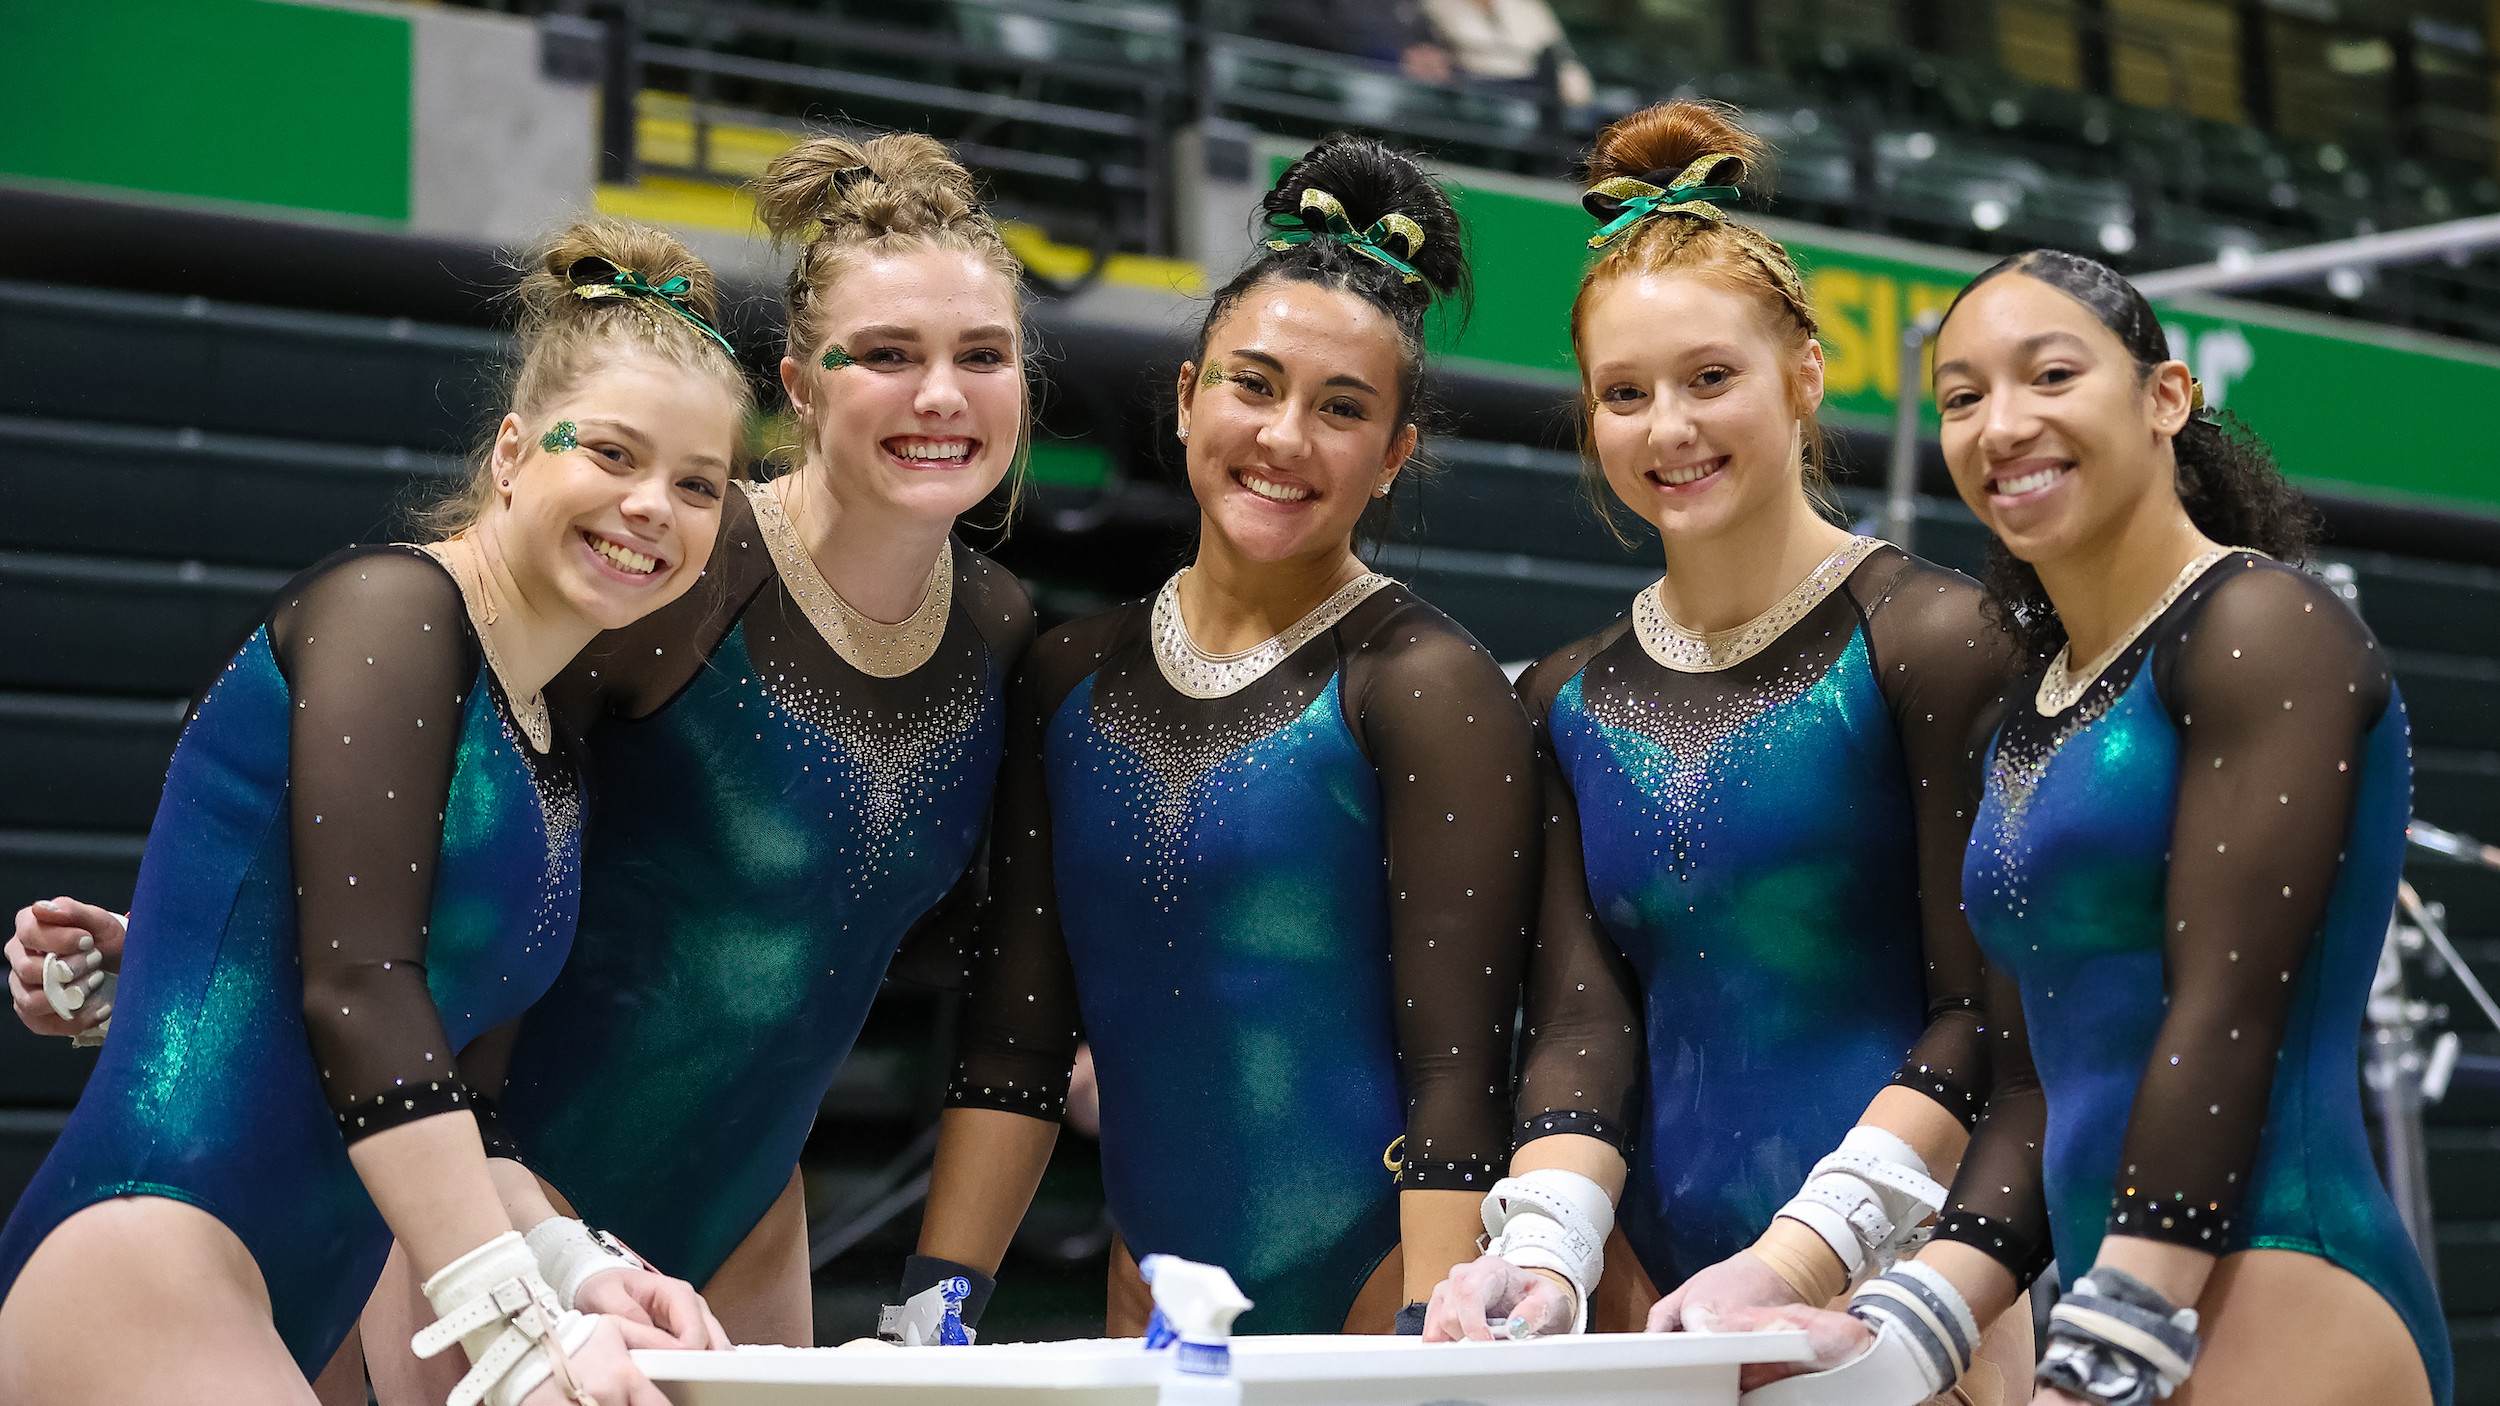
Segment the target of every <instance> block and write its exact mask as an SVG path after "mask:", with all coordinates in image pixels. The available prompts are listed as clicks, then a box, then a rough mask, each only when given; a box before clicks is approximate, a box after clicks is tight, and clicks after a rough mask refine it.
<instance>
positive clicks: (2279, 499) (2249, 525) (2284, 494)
mask: <svg viewBox="0 0 2500 1406" xmlns="http://www.w3.org/2000/svg"><path fill="white" fill-rule="evenodd" d="M2007 273H2019V274H2021V275H2023V276H2024V277H2026V278H2031V279H2035V280H2037V281H2039V282H2041V283H2045V284H2047V285H2048V286H2049V287H2051V288H2054V289H2056V290H2057V291H2059V292H2061V293H2064V294H2065V295H2066V296H2068V297H2070V298H2072V299H2074V300H2075V301H2076V302H2078V303H2081V304H2083V305H2084V307H2085V308H2086V309H2087V310H2089V311H2090V312H2091V314H2092V316H2093V317H2094V319H2096V320H2097V321H2099V323H2100V324H2101V325H2102V326H2103V327H2106V328H2108V329H2109V330H2110V332H2111V333H2112V334H2113V335H2115V336H2116V337H2117V338H2118V341H2119V344H2120V345H2121V346H2124V347H2125V348H2126V349H2127V354H2128V355H2129V356H2131V357H2133V358H2134V359H2135V365H2136V379H2137V381H2138V382H2139V383H2141V382H2144V381H2148V380H2150V379H2151V378H2152V375H2153V370H2154V368H2156V367H2158V366H2160V365H2161V364H2162V363H2163V362H2165V361H2171V360H2174V359H2175V358H2173V357H2172V356H2171V355H2170V339H2169V335H2168V334H2167V333H2165V332H2164V331H2163V330H2162V326H2161V319H2160V318H2159V317H2157V316H2155V315H2154V313H2153V305H2152V304H2151V303H2149V302H2147V301H2145V298H2144V295H2143V294H2142V293H2141V292H2139V291H2137V289H2136V286H2135V285H2134V284H2132V283H2130V282H2128V281H2127V280H2126V279H2125V278H2124V277H2122V276H2120V275H2119V273H2118V272H2117V271H2116V270H2114V269H2112V268H2110V267H2109V266H2108V265H2106V264H2103V263H2101V262H2100V261H2098V260H2096V259H2088V258H2085V257H2084V256H2082V255H2080V254H2069V253H2067V252H2065V251H2064V250H2062V249H2033V250H2029V251H2027V252H2024V253H2020V254H2016V255H2013V256H2012V257H2010V258H2006V259H2002V260H1999V261H1998V262H1997V263H1995V264H1993V265H1991V266H1990V267H1989V268H1988V269H1987V270H1986V271H1984V272H1982V273H1981V274H1980V275H1979V276H1978V277H1977V278H1974V279H1972V280H1971V281H1970V282H1968V283H1966V284H1964V285H1963V286H1962V291H1961V292H1959V293H1957V294H1955V295H1954V298H1953V303H1952V306H1950V307H1948V308H1946V309H1945V314H1944V315H1945V319H1946V320H1947V321H1950V320H1951V319H1952V317H1953V313H1954V311H1955V309H1958V308H1960V307H1961V306H1962V300H1963V299H1964V298H1967V297H1969V296H1970V295H1971V290H1972V289H1975V288H1977V287H1979V286H1980V285H1981V284H1983V283H1986V282H1987V281H1988V280H1990V279H1992V278H1995V277H1997V276H1999V275H2000V274H2007ZM2205 413H2206V414H2207V415H2208V416H2209V418H2203V419H2200V418H2196V417H2194V416H2191V417H2190V418H2189V419H2188V422H2187V423H2186V424H2184V425H2181V426H2180V427H2179V432H2178V434H2177V435H2175V436H2174V437H2173V438H2172V440H2171V452H2172V454H2173V455H2174V456H2175V457H2176V458H2177V460H2178V466H2179V477H2178V490H2179V502H2180V505H2181V506H2183V507H2185V508H2186V509H2187V515H2188V521H2190V522H2192V523H2194V524H2195V525H2196V530H2197V531H2199V532H2202V533H2204V534H2205V535H2206V536H2207V537H2209V538H2211V539H2213V540H2214V541H2216V542H2220V543H2222V544H2223V545H2224V546H2228V547H2254V548H2256V549H2257V550H2258V551H2261V552H2264V553H2265V554H2266V555H2268V556H2271V557H2273V558H2275V559H2276V560H2278V561H2286V562H2294V563H2297V562H2300V561H2302V560H2305V559H2306V558H2307V557H2308V555H2309V550H2310V548H2312V547H2314V546H2315V545H2317V540H2318V533H2319V530H2320V528H2321V526H2322V522H2321V519H2320V518H2319V516H2318V510H2317V509H2316V508H2315V507H2314V506H2312V505H2311V504H2310V502H2309V500H2308V499H2307V498H2305V497H2303V496H2301V492H2300V490H2299V489H2297V488H2294V487H2293V486H2292V485H2291V484H2290V482H2288V481H2287V480H2285V478H2284V477H2283V471H2282V470H2281V469H2279V468H2277V467H2276V466H2275V462H2274V453H2273V451H2272V450H2269V449H2268V448H2267V447H2266V443H2265V441H2264V440H2262V439H2260V438H2258V437H2257V433H2256V431H2254V430H2252V429H2250V428H2249V427H2248V425H2247V423H2246V422H2245V421H2243V420H2241V419H2240V417H2239V416H2237V415H2234V414H2231V413H2230V412H2228V411H2215V412H2205ZM1984 584H1985V586H1986V588H1987V611H1988V614H1989V615H1990V617H1991V618H1993V619H1994V620H1995V621H1996V623H1997V624H1998V625H1999V626H2000V627H2001V628H2003V629H2004V630H2005V631H2006V632H2007V633H2008V634H2010V635H2012V636H2013V637H2014V639H2015V641H2016V642H2017V643H2019V644H2020V645H2021V646H2022V647H2023V648H2024V649H2025V650H2026V651H2028V652H2032V653H2035V654H2037V655H2039V656H2041V657H2046V656H2047V655H2049V654H2052V653H2054V652H2056V650H2057V649H2058V647H2059V646H2061V645H2063V644H2065V643H2066V624H2065V622H2064V621H2062V620H2060V619H2058V618H2057V607H2055V606H2054V605H2051V604H2050V603H2049V595H2048V592H2047V591H2045V590H2043V589H2042V588H2041V586H2040V573H2039V572H2037V571H2034V570H2033V569H2032V567H2031V563H2029V562H2027V561H2024V560H2023V559H2022V558H2020V557H2018V556H2015V555H2014V554H2013V553H2012V552H2010V551H2007V550H2006V549H2005V543H2004V542H2003V541H2001V540H1999V539H1998V538H1997V537H1995V536H1994V535H1993V534H1992V535H1991V536H1990V537H1989V538H1988V572H1987V580H1986V582H1985V583H1984Z"/></svg>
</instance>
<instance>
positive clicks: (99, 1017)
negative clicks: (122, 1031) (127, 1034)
mask: <svg viewBox="0 0 2500 1406" xmlns="http://www.w3.org/2000/svg"><path fill="white" fill-rule="evenodd" d="M112 1018H113V1004H112V1002H110V1001H107V1002H105V1003H104V1004H103V1005H100V1006H98V1007H96V1008H95V1021H96V1024H98V1025H102V1024H103V1023H104V1022H106V1021H108V1020H111V1019H112Z"/></svg>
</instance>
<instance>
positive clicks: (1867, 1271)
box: [1779, 1123, 1948, 1289]
mask: <svg viewBox="0 0 2500 1406" xmlns="http://www.w3.org/2000/svg"><path fill="white" fill-rule="evenodd" d="M1947 1194H1948V1193H1947V1192H1946V1190H1945V1189H1944V1187H1942V1186H1940V1185H1938V1184H1937V1183H1936V1181H1935V1179H1934V1178H1932V1177H1930V1176H1928V1175H1927V1163H1926V1162H1925V1161H1924V1160H1923V1159H1922V1158H1920V1156H1919V1155H1918V1152H1917V1149H1915V1148H1913V1147H1911V1146H1910V1145H1909V1144H1908V1143H1906V1142H1903V1141H1902V1140H1901V1139H1900V1138H1897V1137H1895V1136H1893V1135H1892V1134H1891V1133H1888V1132H1885V1131H1884V1130H1883V1129H1881V1128H1878V1127H1873V1126H1871V1125H1869V1124H1865V1123H1861V1124H1859V1125H1858V1126H1856V1127H1854V1128H1851V1129H1850V1130H1849V1135H1848V1136H1847V1137H1845V1138H1842V1139H1841V1140H1840V1147H1839V1148H1838V1150H1836V1151H1834V1152H1833V1153H1832V1154H1831V1155H1830V1156H1828V1157H1825V1158H1824V1159H1823V1160H1822V1161H1820V1162H1817V1163H1815V1164H1814V1170H1813V1171H1811V1172H1808V1173H1807V1174H1806V1184H1805V1189H1804V1190H1802V1191H1800V1192H1798V1193H1797V1195H1796V1198H1795V1199H1794V1200H1791V1201H1790V1202H1789V1203H1788V1204H1787V1205H1785V1206H1782V1207H1780V1209H1779V1214H1781V1215H1783V1216H1786V1217H1788V1218H1789V1219H1790V1220H1793V1221H1797V1222H1799V1223H1801V1224H1803V1225H1805V1226H1807V1227H1809V1228H1811V1229H1812V1230H1813V1231H1814V1233H1815V1234H1817V1235H1820V1236H1822V1237H1823V1243H1824V1244H1827V1245H1829V1246H1831V1247H1832V1253H1833V1254H1836V1255H1838V1256H1840V1262H1841V1264H1843V1265H1844V1266H1846V1267H1847V1268H1848V1270H1849V1287H1850V1288H1852V1289H1854V1288H1856V1287H1857V1286H1859V1285H1860V1284H1863V1283H1865V1282H1866V1281H1867V1280H1868V1279H1870V1278H1873V1277H1874V1276H1875V1275H1878V1274H1881V1273H1883V1272H1884V1271H1885V1270H1887V1269H1890V1268H1892V1263H1893V1261H1894V1260H1896V1259H1899V1258H1900V1257H1901V1256H1902V1255H1903V1254H1904V1253H1906V1252H1908V1251H1910V1250H1912V1249H1915V1248H1917V1247H1918V1246H1919V1245H1922V1244H1924V1243H1926V1239H1927V1232H1926V1231H1924V1230H1922V1229H1921V1224H1922V1222H1924V1221H1926V1220H1927V1219H1928V1218H1929V1217H1930V1216H1933V1215H1934V1214H1935V1213H1936V1211H1937V1209H1938V1208H1939V1207H1941V1206H1943V1205H1944V1202H1945V1197H1946V1195H1947Z"/></svg>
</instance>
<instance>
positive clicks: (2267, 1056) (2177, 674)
mask: <svg viewBox="0 0 2500 1406" xmlns="http://www.w3.org/2000/svg"><path fill="white" fill-rule="evenodd" d="M2205 580H2206V582H2207V583H2209V589H2208V590H2207V591H2206V592H2205V596H2204V600H2203V603H2202V605H2201V606H2192V607H2191V609H2190V611H2189V612H2188V613H2187V615H2186V616H2185V617H2184V618H2183V620H2182V630H2181V633H2182V635H2183V636H2184V638H2183V639H2181V640H2179V641H2176V642H2173V641H2170V640H2166V639H2165V640H2162V641H2159V642H2158V643H2157V644H2156V645H2155V650H2156V654H2155V659H2156V661H2157V666H2156V670H2155V674H2154V678H2155V681H2156V682H2157V683H2158V684H2159V685H2160V686H2161V697H2162V702H2163V704H2164V705H2165V706H2166V707H2167V708H2168V709H2169V710H2170V715H2171V716H2172V717H2174V718H2176V719H2178V720H2179V794H2178V803H2177V804H2178V809H2177V812H2176V816H2175V818H2174V820H2173V828H2172V834H2171V859H2170V878H2169V891H2168V897H2167V914H2166V916H2167V919H2168V921H2167V923H2166V925H2165V931H2164V933H2163V938H2164V949H2163V967H2164V971H2163V975H2164V979H2165V981H2166V984H2167V986H2168V990H2169V997H2170V1004H2169V1010H2168V1011H2167V1013H2166V1014H2165V1015H2164V1016H2163V1018H2162V1025H2161V1033H2160V1035H2159V1036H2158V1037H2157V1038H2156V1041H2155V1043H2154V1046H2153V1055H2152V1058H2151V1059H2150V1060H2149V1061H2148V1062H2147V1063H2146V1066H2145V1071H2144V1078H2143V1081H2142V1082H2141V1083H2140V1084H2138V1085H2137V1087H2136V1095H2135V1103H2134V1106H2133V1108H2132V1109H2131V1110H2130V1111H2129V1113H2128V1117H2127V1136H2126V1141H2125V1143H2124V1144H2123V1145H2122V1151H2121V1154H2120V1157H2119V1175H2118V1184H2117V1186H2116V1188H2115V1194H2114V1195H2113V1196H2112V1198H2111V1205H2110V1223H2109V1233H2110V1234H2112V1235H2138V1236H2144V1237H2147V1238H2150V1239H2156V1240H2163V1241H2168V1242H2170V1243H2173V1244H2178V1245H2184V1246H2187V1247H2189V1248H2191V1249H2199V1250H2218V1249H2219V1247H2220V1246H2221V1244H2222V1242H2223V1240H2224V1238H2225V1236H2227V1235H2228V1233H2229V1231H2230V1228H2231V1220H2232V1216H2233V1214H2234V1213H2235V1212H2236V1211H2237V1210H2238V1208H2239V1202H2240V1198H2241V1196H2242V1194H2243V1193H2244V1192H2245V1191H2246V1190H2247V1184H2248V1169H2249V1166H2250V1164H2251V1163H2252V1162H2253V1161H2254V1160H2255V1157H2256V1152H2257V1139H2258V1134H2259V1133H2260V1132H2261V1131H2262V1130H2263V1129H2264V1127H2265V1119H2266V1107H2267V1104H2268V1102H2269V1100H2270V1098H2271V1096H2272V1093H2273V1088H2274V1069H2275V1059H2276V1055H2277V1052H2278V1051H2279V1050H2280V1048H2281V1046H2282V1042H2283V1031H2284V1027H2285V1024H2286V1021H2287V1020H2288V1018H2289V1015H2290V1010H2291V1005H2292V998H2293V992H2294V987H2295V982H2296V980H2297V978H2298V976H2299V973H2300V969H2301V964H2302V962H2303V961H2305V960H2306V959H2307V957H2308V954H2309V949H2310V945H2311V942H2312V940H2313V939H2314V937H2315V936H2316V934H2317V932H2318V929H2319V926H2320V924H2321V923H2322V922H2323V921H2324V920H2325V916H2326V907H2327V899H2328V896H2329V894H2330V893H2331V891H2332V890H2333V888H2334V884H2335V875H2336V870H2337V868H2338V866H2339V864H2340V863H2341V861H2342V858H2343V849H2344V843H2345V836H2346V834H2347V832H2348V831H2349V829H2350V826H2351V823H2352V809H2353V794H2354V788H2355V785H2356V783H2357V782H2358V781H2359V779H2360V772H2359V765H2360V748H2361V744H2362V737H2363V734H2364V733H2366V732H2367V731H2368V730H2369V729H2370V727H2371V726H2372V725H2373V724H2374V723H2376V721H2377V720H2378V718H2379V715H2380V714H2381V713H2382V712H2384V711H2385V709H2386V707H2387V704H2388V699H2389V697H2390V693H2391V687H2392V682H2391V679H2390V676H2389V673H2388V666H2387V659H2386V656H2385V655H2384V654H2383V653H2382V652H2381V651H2380V650H2379V648H2378V642H2377V641H2376V640H2375V639H2373V638H2371V636H2370V632H2369V630H2368V629H2367V628H2366V627H2365V626H2363V625H2362V623H2361V621H2360V619H2359V618H2358V617H2356V616H2355V615H2354V614H2353V613H2352V611H2351V609H2350V608H2349V607H2347V606H2346V605H2345V604H2344V603H2343V602H2342V601H2341V600H2338V599H2337V598H2336V597H2335V596H2334V595H2333V593H2331V592H2330V591H2328V590H2327V588H2326V587H2325V586H2324V585H2323V584H2321V583H2320V582H2318V581H2316V580H2314V579H2313V578H2311V577H2309V576H2307V575H2306V574H2304V573H2301V572H2299V571H2295V570H2293V569H2292V568H2289V567H2285V566H2280V565H2277V564H2275V563H2272V562H2266V561H2261V560H2258V559H2256V558H2253V557H2244V558H2239V559H2237V560H2233V561H2225V562H2224V563H2223V564H2221V565H2219V566H2217V567H2215V568H2214V569H2213V570H2212V571H2211V572H2210V573H2208V575H2207V576H2206V578H2205Z"/></svg>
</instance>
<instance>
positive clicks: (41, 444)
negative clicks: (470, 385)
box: [0, 415, 460, 568]
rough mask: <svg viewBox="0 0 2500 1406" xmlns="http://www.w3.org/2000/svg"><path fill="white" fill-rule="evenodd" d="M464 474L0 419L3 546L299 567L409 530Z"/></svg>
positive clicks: (229, 440) (343, 454)
mask: <svg viewBox="0 0 2500 1406" xmlns="http://www.w3.org/2000/svg"><path fill="white" fill-rule="evenodd" d="M459 472H460V462H459V461H458V460H456V459H451V458H447V457H443V456H439V455H431V454H421V453H417V452H414V451H412V450H409V449H405V448H401V447H398V446H392V447H388V448H378V449H377V448H371V447H367V446H364V445H346V444H309V443H304V442H301V441H296V440H285V439H269V438H259V437H253V436H246V435H230V434H222V433H218V432H214V431H206V430H200V429H195V428H189V427H185V428H181V429H158V428H149V427H139V426H131V425H106V424H93V423H89V422H86V421H75V420H47V419H36V418H30V417H26V416H20V415H0V487H5V490H6V492H7V495H8V501H9V504H10V508H11V511H10V512H9V513H8V514H7V515H6V516H5V517H0V547H22V548H26V549H29V550H33V551H47V552H100V553H105V554H109V555H114V556H143V557H200V558H206V559H209V560H213V561H221V562H231V563H234V564H236V565H243V566H275V567H288V568H295V567H302V566H308V565H310V564H311V563H313V562H315V561H318V560H320V559H321V558H322V557H324V556H326V555H328V554H329V553H331V552H333V551H335V550H337V549H338V548H340V547H344V546H346V545H348V544H349V543H351V542H359V541H366V542H370V541H376V540H384V539H388V538H392V537H404V536H406V535H407V532H406V528H405V526H404V521H405V513H404V510H405V509H406V508H407V507H408V506H410V505H412V504H413V503H414V502H415V501H417V500H418V498H419V497H420V496H421V495H422V494H423V493H424V492H425V491H426V490H427V489H428V488H429V487H435V486H441V485H447V484H448V483H449V481H450V480H451V479H452V478H453V477H454V476H456V475H457V474H458V473H459Z"/></svg>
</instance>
